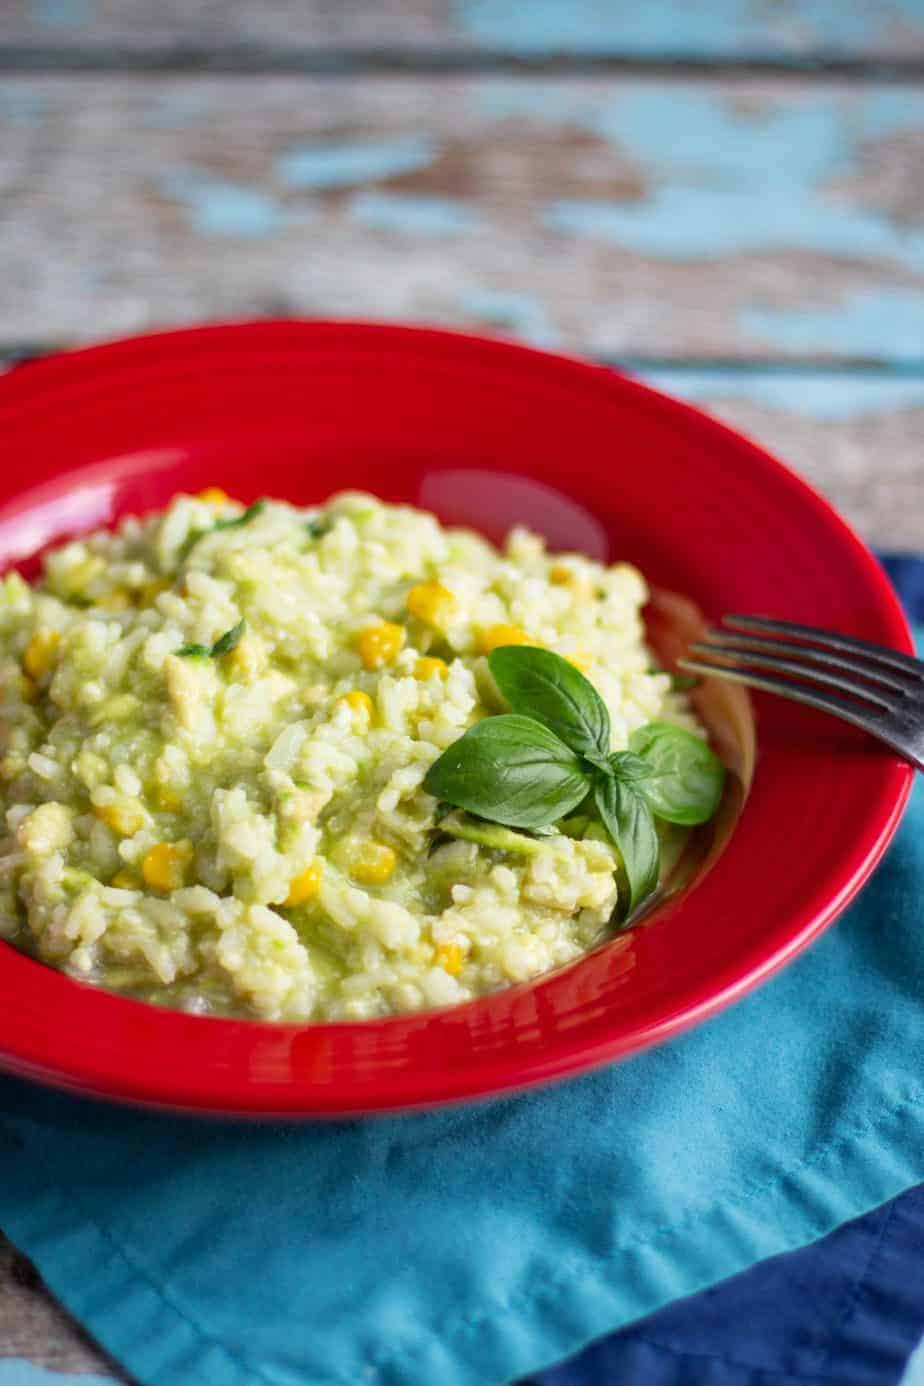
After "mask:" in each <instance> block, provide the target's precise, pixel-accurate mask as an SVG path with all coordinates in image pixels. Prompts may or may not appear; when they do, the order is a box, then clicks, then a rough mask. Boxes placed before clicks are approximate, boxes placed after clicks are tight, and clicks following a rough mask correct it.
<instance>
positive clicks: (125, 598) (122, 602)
mask: <svg viewBox="0 0 924 1386" xmlns="http://www.w3.org/2000/svg"><path fill="white" fill-rule="evenodd" d="M96 605H97V606H99V607H101V608H102V609H103V611H127V610H128V608H129V607H130V606H131V599H130V597H129V595H128V593H127V592H119V591H115V592H107V593H106V595H105V596H103V597H100V599H99V601H98V602H97V603H96Z"/></svg>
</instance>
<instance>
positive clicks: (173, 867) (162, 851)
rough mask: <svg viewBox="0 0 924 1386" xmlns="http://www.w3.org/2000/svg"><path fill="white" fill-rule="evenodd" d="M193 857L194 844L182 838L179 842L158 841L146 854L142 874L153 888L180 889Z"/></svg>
mask: <svg viewBox="0 0 924 1386" xmlns="http://www.w3.org/2000/svg"><path fill="white" fill-rule="evenodd" d="M192 858H193V845H192V843H191V842H189V841H187V840H186V839H185V838H182V839H181V840H180V841H179V842H158V843H157V845H156V846H154V847H152V848H151V850H150V851H149V852H147V853H146V854H145V857H144V860H143V861H142V863H141V874H142V876H143V877H144V879H145V883H146V884H147V885H149V886H150V887H151V889H152V890H161V891H167V890H179V889H180V887H181V886H182V884H183V881H184V880H185V878H186V870H187V868H188V866H189V864H190V862H191V861H192Z"/></svg>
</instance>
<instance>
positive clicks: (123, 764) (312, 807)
mask: <svg viewBox="0 0 924 1386" xmlns="http://www.w3.org/2000/svg"><path fill="white" fill-rule="evenodd" d="M645 599H646V589H645V584H644V581H643V579H642V577H641V576H640V574H639V573H638V572H637V571H636V570H635V569H634V568H631V567H629V566H627V565H626V564H622V563H617V564H615V565H614V566H610V567H607V566H603V565H601V564H598V563H595V562H592V561H591V560H589V559H587V558H585V557H583V556H581V555H580V554H573V553H569V554H554V555H550V554H547V553H546V551H545V548H544V545H543V542H542V541H541V540H540V539H539V538H537V537H536V536H535V535H534V534H531V533H528V532H526V531H525V530H519V529H516V530H514V531H513V532H512V533H511V534H510V536H509V538H508V540H507V542H506V545H505V547H504V548H503V550H498V549H497V548H495V547H493V546H492V545H491V544H489V543H488V542H486V541H485V540H484V539H482V538H480V537H479V536H477V535H476V534H474V533H471V532H468V531H464V530H458V529H447V528H443V527H441V526H440V524H439V523H438V522H437V521H436V520H435V519H434V518H433V517H432V516H431V515H429V514H426V513H424V512H422V511H419V510H416V509H413V508H411V507H407V506H393V505H386V504H383V503H381V502H380V501H378V500H376V499H374V498H373V497H372V496H368V495H361V494H356V493H347V494H343V495H340V496H337V497H335V498H334V499H333V500H331V501H330V502H329V503H328V504H327V505H325V506H324V507H322V508H312V509H297V508H295V507H293V506H290V505H287V504H283V503H281V502H276V501H268V500H267V501H261V502H258V503H257V504H256V505H255V506H251V507H249V508H247V509H245V508H244V507H243V506H241V505H240V504H238V503H236V502H234V501H232V500H230V499H228V497H226V496H225V495H224V494H223V493H222V492H220V491H218V490H215V489H210V490H209V491H206V492H203V493H202V494H201V495H199V496H197V497H192V496H179V497H177V498H176V499H175V500H174V501H173V502H172V504H171V505H170V506H169V508H168V509H167V510H166V511H165V512H163V513H162V514H157V515H153V516H149V517H147V518H145V519H141V520H139V519H134V518H130V519H127V520H125V521H124V522H123V523H122V524H121V525H120V527H119V528H118V530H117V531H116V532H108V531H106V532H102V531H101V532H99V533H95V534H92V535H90V536H89V537H88V538H85V539H83V540H80V541H79V542H73V543H68V544H65V545H63V546H61V547H60V548H58V549H56V550H55V551H53V552H51V553H49V554H48V555H47V556H46V559H45V563H44V572H43V576H42V578H41V580H40V581H39V582H37V583H36V584H35V585H30V584H28V583H27V582H25V581H24V580H23V579H22V578H21V577H20V576H18V575H17V574H11V575H9V576H7V577H6V578H5V579H4V580H3V581H2V584H0V702H2V712H0V722H2V725H0V812H2V815H3V822H4V825H5V827H4V832H5V837H4V840H3V841H2V843H0V936H2V937H3V938H5V939H6V940H7V941H8V942H10V943H12V944H14V945H15V946H17V947H19V948H22V949H24V950H26V951H28V952H30V953H32V954H33V955H34V956H36V957H37V958H39V959H42V960H43V961H44V962H46V963H48V964H51V965H52V966H54V967H57V968H61V969H63V970H64V971H66V972H67V973H69V974H70V975H72V976H74V977H77V978H81V979H83V980H85V981H88V982H93V983H96V984H98V985H100V986H102V987H106V988H108V989H111V990H114V991H120V992H124V993H128V994H130V995H133V996H136V997H142V998H144V999H147V1000H149V1001H154V1002H157V1003H160V1004H165V1005H170V1006H174V1007H178V1008H182V1009H185V1010H189V1011H195V1012H205V1013H214V1014H220V1015H240V1016H249V1017H253V1018H258V1019H264V1020H278V1021H289V1022H304V1021H311V1020H355V1019H365V1018H371V1017H376V1016H382V1015H385V1014H390V1013H394V1012H401V1011H411V1010H416V1009H420V1008H425V1007H434V1006H445V1005H450V1004H454V1003H458V1002H461V1001H464V1000H466V999H468V998H471V997H475V996H478V995H481V994H483V993H485V992H489V991H492V990H496V989H497V988H500V987H504V986H506V985H509V984H510V983H513V982H520V981H523V980H525V979H528V978H532V977H535V976H537V975H538V974H540V973H542V972H545V971H547V970H549V969H550V968H554V967H557V966H559V965H561V964H563V963H566V962H568V961H570V960H572V959H574V958H576V957H577V956H579V955H580V954H581V953H583V952H585V951H586V950H587V949H589V948H591V947H593V946H594V945H595V944H597V943H598V942H600V941H601V940H602V939H604V938H605V937H606V936H607V934H608V932H610V931H611V930H613V929H614V928H615V927H616V926H615V925H614V924H613V919H614V915H615V913H616V911H617V907H618V904H619V901H618V891H619V886H618V884H617V882H618V880H619V876H618V872H617V867H618V864H619V862H618V852H617V849H616V847H615V846H614V845H613V842H612V840H611V839H609V838H607V836H606V834H605V833H601V832H593V831H586V830H585V829H586V824H584V825H579V826H573V825H572V826H571V827H570V828H569V826H568V825H563V826H562V827H561V828H560V829H559V828H556V829H555V830H552V831H549V832H547V833H546V834H545V835H530V834H528V833H517V832H512V831H510V830H509V829H501V830H495V829H490V830H489V829H487V828H486V827H485V825H484V824H483V823H482V822H480V821H479V820H478V819H477V818H468V817H467V816H466V815H464V814H461V815H460V814H458V813H456V814H454V815H453V816H452V817H451V818H450V819H447V818H446V816H445V815H446V811H447V810H446V806H445V805H441V804H440V803H439V802H438V800H437V799H436V798H435V797H434V796H433V795H431V794H429V793H428V792H427V791H426V789H425V788H424V786H423V781H424V778H425V776H426V775H427V772H428V770H429V769H430V767H431V766H432V765H433V764H434V762H435V761H436V760H437V758H438V757H439V756H440V755H441V754H442V753H443V752H444V751H445V750H446V749H447V748H448V747H450V746H451V745H453V743H455V742H456V741H457V740H458V739H459V738H460V737H462V735H463V733H464V732H465V731H466V730H467V729H468V728H470V727H471V726H473V725H474V724H475V723H477V722H478V721H479V720H480V719H483V718H485V717H486V716H488V715H491V714H496V713H498V712H503V710H504V704H503V701H502V699H501V697H500V695H499V692H498V687H497V685H496V683H495V682H494V680H493V678H492V676H491V672H490V669H489V667H488V663H487V659H486V656H487V655H488V654H489V653H490V652H491V651H492V650H494V649H496V648H499V647H502V646H511V645H513V646H516V645H521V644H530V645H534V646H537V647H538V646H541V647H544V648H545V649H547V650H550V651H553V652H555V653H557V654H559V655H561V656H563V657H565V658H566V659H567V660H569V661H571V663H572V664H573V665H576V666H577V667H578V668H579V669H580V670H582V671H583V672H584V673H585V675H586V676H587V678H588V679H589V680H590V681H591V682H592V684H593V686H594V687H595V688H596V690H597V692H598V693H599V694H600V696H601V698H602V699H603V701H604V703H605V705H606V708H607V710H608V712H609V720H610V729H611V749H612V750H613V751H620V750H623V749H624V748H625V747H626V746H627V744H628V741H629V737H630V735H631V733H632V732H633V731H635V730H636V729H638V728H641V727H643V726H645V725H646V724H648V723H650V722H652V721H653V720H655V719H660V721H662V722H668V723H675V724H679V725H680V726H683V727H686V728H688V729H690V730H692V731H698V730H699V729H698V728H697V724H696V721H695V719H694V718H693V716H692V714H691V712H690V710H689V707H688V704H687V701H686V698H685V695H684V694H683V693H682V692H679V691H677V690H676V689H675V688H674V687H673V684H672V680H671V677H670V676H669V675H668V674H667V673H664V672H659V671H658V670H657V669H656V668H655V667H654V663H653V660H652V656H651V654H650V653H649V651H648V649H647V648H646V646H645V642H644V631H643V626H642V621H641V615H640V612H641V607H642V605H643V603H644V601H645ZM659 831H661V832H662V835H664V833H665V832H666V833H667V834H670V833H674V834H676V833H677V830H676V829H667V830H663V829H661V828H659Z"/></svg>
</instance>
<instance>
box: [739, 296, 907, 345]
mask: <svg viewBox="0 0 924 1386" xmlns="http://www.w3.org/2000/svg"><path fill="white" fill-rule="evenodd" d="M740 323H741V326H742V328H744V330H745V331H746V332H749V333H750V334H751V335H752V336H753V337H755V338H757V339H759V340H761V341H764V342H771V343H772V344H773V346H774V347H776V348H777V350H782V351H794V352H800V351H801V352H814V351H827V352H831V353H832V354H839V355H842V356H863V355H868V356H883V357H886V358H888V359H890V360H910V359H916V360H921V359H924V292H917V293H915V292H914V291H913V290H910V289H880V290H879V291H877V292H874V291H871V290H868V291H864V292H862V293H853V294H847V295H846V296H845V297H844V298H843V299H842V300H841V301H840V302H838V303H833V304H827V305H821V304H808V305H803V306H800V307H789V308H774V307H771V306H770V305H766V306H758V305H756V304H755V305H753V306H752V307H750V308H747V309H745V310H744V311H743V312H742V314H741V317H740Z"/></svg>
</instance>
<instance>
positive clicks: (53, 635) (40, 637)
mask: <svg viewBox="0 0 924 1386" xmlns="http://www.w3.org/2000/svg"><path fill="white" fill-rule="evenodd" d="M60 640H61V636H60V633H59V632H58V631H56V630H37V631H36V632H35V634H34V635H33V637H32V639H31V640H30V641H29V643H28V645H27V646H26V652H25V654H24V655H23V657H22V666H23V668H24V669H25V671H26V673H27V674H29V675H30V677H31V678H33V679H40V678H43V677H44V675H45V674H47V673H48V670H49V669H50V668H51V666H52V664H53V663H54V657H55V650H56V649H57V648H58V644H59V642H60Z"/></svg>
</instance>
